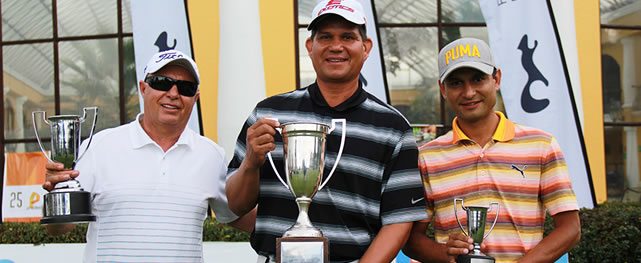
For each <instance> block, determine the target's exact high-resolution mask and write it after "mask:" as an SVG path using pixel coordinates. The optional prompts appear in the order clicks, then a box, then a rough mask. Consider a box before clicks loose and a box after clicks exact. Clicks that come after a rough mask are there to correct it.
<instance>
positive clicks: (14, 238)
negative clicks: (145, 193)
mask: <svg viewBox="0 0 641 263" xmlns="http://www.w3.org/2000/svg"><path fill="white" fill-rule="evenodd" d="M203 226H204V230H203V240H205V241H248V240H249V234H248V233H245V232H242V231H238V230H236V229H234V228H232V227H230V226H227V225H223V224H220V223H218V222H216V220H210V219H207V220H205V223H204V225H203ZM86 231H87V224H79V225H77V226H76V228H75V229H74V230H73V231H71V232H69V233H67V234H64V235H60V236H50V235H48V234H47V230H46V229H45V228H44V226H42V225H40V224H39V223H3V224H0V244H46V243H84V242H85V233H86Z"/></svg>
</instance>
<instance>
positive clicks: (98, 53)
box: [59, 39, 120, 134]
mask: <svg viewBox="0 0 641 263" xmlns="http://www.w3.org/2000/svg"><path fill="white" fill-rule="evenodd" d="M59 63H60V112H61V114H72V115H82V109H83V108H84V107H92V106H96V107H98V109H99V113H98V114H99V115H98V124H97V125H96V130H102V129H104V128H109V127H114V126H118V125H120V110H119V106H118V105H119V103H118V76H119V74H118V46H117V41H116V39H99V40H82V41H66V42H60V61H59ZM87 117H88V121H89V118H93V117H90V116H87ZM84 125H85V126H83V127H90V126H91V123H85V124H84ZM88 130H89V129H88V128H85V129H83V134H85V133H84V131H88ZM87 134H88V133H87Z"/></svg>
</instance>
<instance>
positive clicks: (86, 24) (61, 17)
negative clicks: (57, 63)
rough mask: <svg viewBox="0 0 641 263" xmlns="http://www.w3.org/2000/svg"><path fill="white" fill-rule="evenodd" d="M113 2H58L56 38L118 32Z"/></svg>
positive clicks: (107, 0) (73, 0)
mask: <svg viewBox="0 0 641 263" xmlns="http://www.w3.org/2000/svg"><path fill="white" fill-rule="evenodd" d="M116 11H117V6H116V1H115V0H58V36H61V37H67V36H81V35H99V34H113V33H116V32H118V24H117V21H116V20H117V18H118V17H117V13H116Z"/></svg>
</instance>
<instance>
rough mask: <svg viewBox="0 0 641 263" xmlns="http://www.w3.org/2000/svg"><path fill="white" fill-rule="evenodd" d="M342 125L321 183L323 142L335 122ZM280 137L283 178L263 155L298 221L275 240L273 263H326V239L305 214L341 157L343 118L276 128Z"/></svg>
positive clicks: (343, 143)
mask: <svg viewBox="0 0 641 263" xmlns="http://www.w3.org/2000/svg"><path fill="white" fill-rule="evenodd" d="M339 122H340V123H342V129H341V144H340V147H339V149H338V155H337V156H336V161H335V162H334V166H333V167H332V170H331V171H330V172H329V174H328V175H327V178H325V181H324V182H323V180H322V179H323V167H324V166H325V140H326V136H327V134H330V133H331V132H332V131H333V130H334V129H335V128H336V124H337V123H339ZM277 130H279V131H280V133H281V135H282V137H283V158H284V160H285V179H286V181H287V182H285V181H284V180H283V178H282V177H281V175H280V174H279V173H278V170H277V169H276V166H275V165H274V161H273V159H272V156H271V153H268V154H267V157H268V158H269V162H270V164H271V166H272V168H273V170H274V172H275V173H276V176H277V177H278V180H280V182H281V183H283V185H285V187H287V188H288V189H289V190H290V191H291V192H292V194H293V195H294V197H295V198H296V204H297V205H298V218H297V219H296V223H295V224H294V225H293V226H292V227H290V228H289V229H288V230H287V231H286V232H285V234H283V237H281V238H278V239H277V240H276V261H277V262H281V263H285V262H319V263H322V262H329V251H328V250H329V249H328V241H327V238H325V237H323V233H322V232H321V231H320V229H318V228H316V227H314V226H313V225H312V222H311V221H310V219H309V216H308V214H307V211H308V209H309V205H310V204H311V202H312V198H313V197H314V195H315V194H316V192H318V191H320V190H321V189H323V187H324V186H325V185H326V184H327V182H329V179H330V178H331V177H332V175H333V174H334V170H336V167H337V165H338V162H339V160H340V158H341V155H342V154H343V146H344V145H345V119H333V120H332V126H331V127H329V126H327V125H325V124H321V123H310V122H295V123H286V124H283V125H281V126H280V128H278V129H277Z"/></svg>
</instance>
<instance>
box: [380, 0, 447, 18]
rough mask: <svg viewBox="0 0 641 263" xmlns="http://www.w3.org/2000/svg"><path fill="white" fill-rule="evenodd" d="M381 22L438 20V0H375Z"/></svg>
mask: <svg viewBox="0 0 641 263" xmlns="http://www.w3.org/2000/svg"><path fill="white" fill-rule="evenodd" d="M374 4H375V5H376V17H377V19H378V22H379V23H433V22H436V0H375V1H374Z"/></svg>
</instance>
